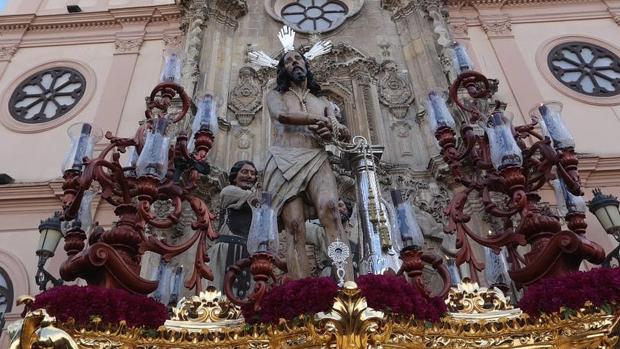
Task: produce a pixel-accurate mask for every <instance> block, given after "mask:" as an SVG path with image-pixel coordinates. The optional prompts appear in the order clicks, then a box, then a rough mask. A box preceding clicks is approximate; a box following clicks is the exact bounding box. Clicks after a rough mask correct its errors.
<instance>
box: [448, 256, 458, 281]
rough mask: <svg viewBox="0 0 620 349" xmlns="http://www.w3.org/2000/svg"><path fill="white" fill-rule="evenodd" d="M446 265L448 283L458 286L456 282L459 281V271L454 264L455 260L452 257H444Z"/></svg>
mask: <svg viewBox="0 0 620 349" xmlns="http://www.w3.org/2000/svg"><path fill="white" fill-rule="evenodd" d="M446 266H447V268H448V273H449V274H450V284H451V285H452V287H456V286H458V284H460V283H461V273H460V272H459V268H458V267H457V265H456V260H455V259H454V258H449V257H446Z"/></svg>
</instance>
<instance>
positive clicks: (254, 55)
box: [248, 25, 332, 68]
mask: <svg viewBox="0 0 620 349" xmlns="http://www.w3.org/2000/svg"><path fill="white" fill-rule="evenodd" d="M278 39H280V43H282V48H284V54H286V53H287V52H290V51H295V31H294V30H293V29H292V28H291V27H289V26H287V25H285V26H284V27H282V29H280V32H278ZM331 49H332V43H331V41H329V40H321V41H319V42H317V43H316V44H314V45H313V46H312V48H311V49H310V50H308V52H306V53H304V57H306V59H307V60H309V61H311V60H313V59H315V58H316V57H318V56H321V55H324V54H326V53H328V52H329V51H331ZM248 57H249V59H250V63H254V64H257V65H260V66H263V67H268V68H275V67H276V66H277V65H278V61H277V60H275V59H273V58H271V56H269V55H268V54H266V53H265V52H263V51H250V52H248Z"/></svg>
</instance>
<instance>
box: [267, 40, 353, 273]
mask: <svg viewBox="0 0 620 349" xmlns="http://www.w3.org/2000/svg"><path fill="white" fill-rule="evenodd" d="M320 89H321V87H320V86H319V85H318V83H317V82H316V81H315V80H314V76H313V75H312V72H310V69H309V65H308V62H307V60H306V58H305V57H304V56H303V55H301V54H300V53H299V52H297V51H295V50H293V51H288V52H286V53H285V54H284V56H283V57H282V58H281V59H280V61H279V62H278V65H277V86H276V88H275V90H272V91H270V92H269V93H268V94H267V107H268V109H269V114H270V115H271V119H272V121H273V124H274V128H275V137H274V141H273V144H272V146H271V147H270V149H269V159H268V160H267V164H266V166H265V174H264V182H263V190H266V191H269V192H271V193H272V194H273V208H274V210H276V212H277V213H278V215H279V218H280V220H281V222H282V223H283V225H284V228H285V230H286V231H287V233H288V236H287V239H286V240H287V253H286V262H287V266H288V272H289V276H290V277H292V278H295V279H299V278H303V277H307V276H309V275H310V264H309V262H308V258H307V256H306V249H305V245H306V235H305V234H306V232H305V222H306V219H309V218H314V217H318V219H319V221H320V222H321V224H322V225H323V226H324V227H325V232H326V234H327V238H328V240H329V243H331V242H333V241H334V240H336V239H337V238H338V239H340V241H343V242H347V241H348V238H347V237H346V236H344V235H345V234H344V228H343V226H342V223H341V220H340V215H339V212H338V189H337V184H336V177H335V176H334V173H333V172H332V169H331V167H330V164H329V161H328V160H327V157H328V155H327V152H326V151H325V149H324V146H323V145H324V143H325V142H328V141H330V140H331V139H332V137H333V136H334V135H336V137H338V138H339V140H344V141H347V140H349V138H350V133H349V131H348V129H347V128H346V127H345V126H343V125H342V124H340V123H338V121H337V120H336V119H335V117H334V109H333V106H332V104H331V103H329V101H328V100H327V99H325V98H321V97H318V96H317V93H318V92H319V91H320ZM346 277H347V279H351V278H352V277H353V274H352V266H351V263H348V266H347V270H346Z"/></svg>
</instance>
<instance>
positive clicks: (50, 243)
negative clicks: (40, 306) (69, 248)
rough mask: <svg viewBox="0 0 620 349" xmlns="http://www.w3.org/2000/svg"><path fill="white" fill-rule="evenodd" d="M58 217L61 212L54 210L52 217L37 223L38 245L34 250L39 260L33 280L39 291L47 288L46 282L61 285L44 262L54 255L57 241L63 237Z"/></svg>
mask: <svg viewBox="0 0 620 349" xmlns="http://www.w3.org/2000/svg"><path fill="white" fill-rule="evenodd" d="M60 217H61V213H60V212H55V213H54V215H53V216H52V217H50V218H48V219H46V220H44V221H41V224H39V245H38V247H37V251H36V254H37V256H39V262H38V263H37V274H36V276H35V281H36V283H37V285H39V290H41V291H45V290H46V289H47V284H48V282H51V283H52V284H53V285H54V286H59V285H62V280H61V279H57V278H55V277H54V276H53V275H52V274H50V273H49V272H48V271H47V270H45V263H46V262H47V260H48V259H49V258H51V257H53V256H54V253H55V252H56V248H57V247H58V243H59V242H60V239H61V238H62V237H63V234H62V232H61V229H60Z"/></svg>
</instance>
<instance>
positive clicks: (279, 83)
mask: <svg viewBox="0 0 620 349" xmlns="http://www.w3.org/2000/svg"><path fill="white" fill-rule="evenodd" d="M299 54H300V55H301V57H302V58H303V60H304V62H305V63H306V82H307V85H308V90H310V93H312V94H313V95H315V96H316V95H317V94H318V93H319V92H320V91H321V86H320V85H319V83H318V82H317V81H316V79H315V78H314V74H312V72H311V71H310V64H308V60H307V59H306V57H304V55H303V54H301V53H299ZM284 57H286V53H285V54H283V55H282V57H281V58H280V61H279V62H278V67H277V75H278V76H277V78H276V88H275V90H276V91H278V92H280V93H284V92H286V91H288V89H289V88H290V87H291V80H292V77H291V76H290V75H289V73H288V72H287V71H286V69H284Z"/></svg>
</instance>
